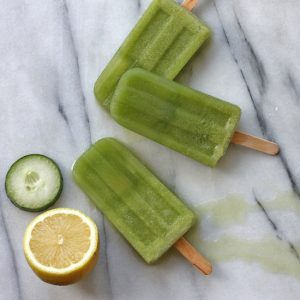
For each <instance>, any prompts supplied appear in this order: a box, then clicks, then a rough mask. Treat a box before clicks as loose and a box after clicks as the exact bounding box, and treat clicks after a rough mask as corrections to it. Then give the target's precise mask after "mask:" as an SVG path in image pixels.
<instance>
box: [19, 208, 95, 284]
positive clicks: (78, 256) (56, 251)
mask: <svg viewBox="0 0 300 300" xmlns="http://www.w3.org/2000/svg"><path fill="white" fill-rule="evenodd" d="M98 249H99V241H98V231H97V227H96V225H95V223H94V222H93V221H92V220H91V219H90V218H88V217H87V216H85V215H84V214H82V213H81V212H79V211H76V210H73V209H65V208H63V209H53V210H50V211H47V212H45V213H43V214H41V215H39V216H38V217H37V218H35V219H34V220H33V221H32V222H31V223H30V224H29V226H28V227H27V229H26V232H25V236H24V253H25V257H26V259H27V261H28V263H29V265H30V266H31V268H32V269H33V271H34V272H35V273H36V274H37V275H38V276H39V277H40V278H41V279H42V280H43V281H46V282H48V283H52V284H58V285H66V284H71V283H74V282H76V281H78V280H80V279H81V278H82V277H83V276H84V275H85V274H87V273H88V272H89V271H90V270H91V269H92V268H93V267H94V265H95V263H96V261H97V257H98Z"/></svg>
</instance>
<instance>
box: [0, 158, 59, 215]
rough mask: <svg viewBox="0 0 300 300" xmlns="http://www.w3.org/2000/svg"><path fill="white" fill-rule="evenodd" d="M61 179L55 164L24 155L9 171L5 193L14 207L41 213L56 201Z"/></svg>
mask: <svg viewBox="0 0 300 300" xmlns="http://www.w3.org/2000/svg"><path fill="white" fill-rule="evenodd" d="M62 187H63V178H62V175H61V172H60V169H59V168H58V166H57V164H56V163H55V162H54V161H53V160H52V159H50V158H49V157H47V156H44V155H41V154H31V155H26V156H24V157H22V158H20V159H19V160H17V161H16V162H15V163H14V164H13V165H12V166H11V167H10V169H9V170H8V172H7V175H6V180H5V190H6V194H7V196H8V198H9V199H10V200H11V202H12V203H13V204H14V205H16V206H17V207H19V208H21V209H23V210H27V211H42V210H45V209H46V208H48V207H49V206H51V205H52V204H54V203H55V202H56V200H57V199H58V198H59V196H60V194H61V191H62Z"/></svg>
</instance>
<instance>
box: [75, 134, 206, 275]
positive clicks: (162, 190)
mask: <svg viewBox="0 0 300 300" xmlns="http://www.w3.org/2000/svg"><path fill="white" fill-rule="evenodd" d="M73 178H74V180H75V182H76V183H77V184H78V185H79V187H80V188H81V189H82V190H83V191H84V192H85V193H86V194H87V195H88V197H89V198H90V199H91V200H92V201H93V202H94V204H95V205H96V206H97V207H98V208H99V209H100V210H101V211H102V212H103V214H104V215H105V216H106V217H107V218H108V219H109V220H110V221H111V223H112V224H113V225H114V226H115V227H116V228H117V229H118V230H119V231H120V232H121V233H122V234H123V236H124V237H125V238H126V239H127V240H128V241H129V243H130V244H131V245H132V246H133V247H134V248H135V249H136V251H137V252H138V253H139V254H140V255H141V256H142V257H143V258H144V260H145V261H146V262H147V263H152V262H154V261H156V260H157V259H158V258H159V257H160V256H161V255H163V254H164V253H165V252H166V251H167V250H168V249H169V248H170V247H171V246H172V245H173V244H174V243H175V242H176V241H177V240H179V239H180V238H181V237H182V236H183V235H184V234H185V233H186V232H187V230H188V229H189V228H190V227H191V226H192V224H193V223H194V221H195V215H194V214H193V212H192V211H191V210H190V209H189V208H187V207H186V206H185V205H184V204H183V203H182V202H181V201H180V200H179V199H178V198H177V197H176V196H175V195H174V194H173V193H172V192H171V191H170V190H169V189H168V188H167V187H166V186H165V185H164V184H162V183H161V182H160V181H159V180H158V179H157V178H156V177H155V176H154V175H153V174H152V173H151V172H150V171H149V169H148V168H147V167H145V166H144V165H143V164H142V163H141V162H140V161H139V160H138V159H137V158H136V157H135V156H134V155H133V154H132V153H131V152H130V151H129V150H128V149H127V148H126V147H125V146H124V145H122V144H121V143H119V142H118V141H117V140H115V139H113V138H105V139H102V140H100V141H98V142H97V143H95V144H94V145H92V146H91V147H90V148H89V149H88V150H87V151H86V152H85V153H84V154H83V155H82V156H81V157H80V158H79V159H78V160H77V161H76V163H75V164H74V166H73ZM195 265H196V263H195ZM210 271H211V266H210ZM207 273H208V272H207Z"/></svg>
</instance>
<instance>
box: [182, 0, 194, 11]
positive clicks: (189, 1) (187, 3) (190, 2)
mask: <svg viewBox="0 0 300 300" xmlns="http://www.w3.org/2000/svg"><path fill="white" fill-rule="evenodd" d="M197 3H198V0H184V1H183V2H182V3H181V6H182V7H184V8H186V9H187V10H189V11H192V10H193V9H194V7H195V6H196V5H197Z"/></svg>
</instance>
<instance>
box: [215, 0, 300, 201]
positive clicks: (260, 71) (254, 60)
mask: <svg viewBox="0 0 300 300" xmlns="http://www.w3.org/2000/svg"><path fill="white" fill-rule="evenodd" d="M213 4H214V7H215V9H216V12H217V15H218V18H219V22H220V24H221V27H222V31H223V33H224V36H225V40H226V43H227V44H228V47H229V50H230V53H231V55H232V57H233V60H234V61H235V63H236V64H237V66H238V68H239V71H240V73H241V76H242V78H243V81H244V83H245V85H246V88H247V90H248V93H249V96H250V99H251V101H252V103H253V107H254V109H255V112H256V116H257V120H258V124H259V126H260V129H261V131H262V133H263V135H264V136H267V138H271V140H272V137H271V136H270V133H269V132H270V131H269V130H268V126H267V123H266V119H265V118H264V115H263V113H262V109H260V107H259V106H260V104H259V103H258V101H257V100H256V98H255V96H254V94H253V92H252V90H251V87H250V85H249V83H248V81H247V79H246V76H245V73H244V71H243V69H242V68H241V66H240V64H239V61H238V59H237V57H236V55H235V53H234V51H233V49H232V46H231V43H230V41H229V37H228V34H227V33H226V30H225V28H224V26H223V23H222V21H221V18H220V12H219V10H218V7H217V5H216V3H215V1H213ZM234 15H235V18H236V22H237V24H238V27H239V31H240V33H241V35H242V36H243V38H244V40H245V43H246V45H247V47H248V48H249V51H248V57H249V58H248V62H249V64H250V65H252V64H254V66H255V68H254V69H253V70H254V72H255V73H256V75H257V76H258V77H259V79H260V80H259V81H257V83H256V84H257V85H258V90H259V92H260V95H261V96H262V95H263V93H264V90H265V88H266V74H265V71H264V67H263V64H262V62H261V61H260V60H259V59H258V57H257V55H256V54H255V51H254V49H253V47H252V46H251V44H250V42H249V41H248V39H247V37H246V35H245V32H244V31H243V29H242V26H241V23H240V21H239V19H238V17H237V15H236V13H235V11H234ZM290 78H291V76H290ZM279 158H280V160H281V162H282V165H283V167H284V169H285V170H286V173H287V176H288V178H289V180H290V182H291V186H292V189H293V191H294V192H295V193H296V194H297V196H298V197H300V186H299V185H298V183H297V182H296V179H295V176H294V174H293V172H292V170H291V168H290V166H289V164H288V162H287V159H286V157H285V155H284V150H282V149H281V151H280V153H279Z"/></svg>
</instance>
